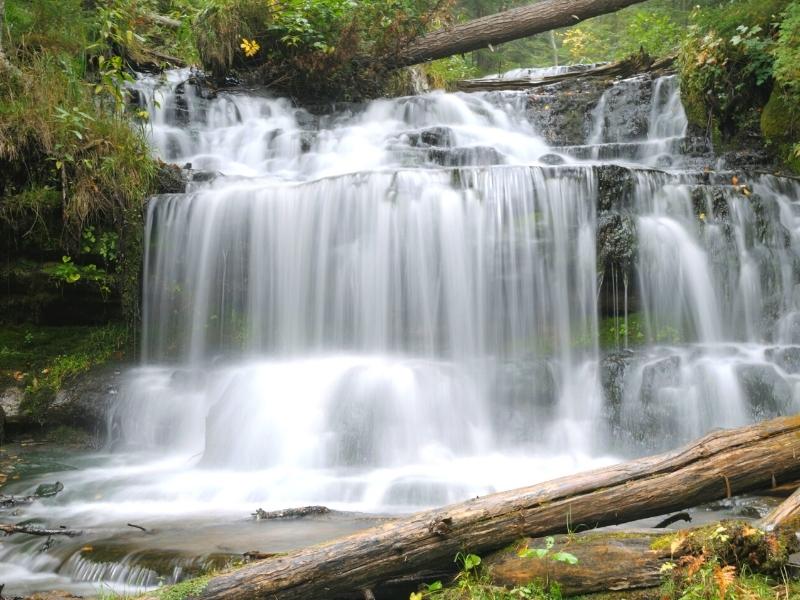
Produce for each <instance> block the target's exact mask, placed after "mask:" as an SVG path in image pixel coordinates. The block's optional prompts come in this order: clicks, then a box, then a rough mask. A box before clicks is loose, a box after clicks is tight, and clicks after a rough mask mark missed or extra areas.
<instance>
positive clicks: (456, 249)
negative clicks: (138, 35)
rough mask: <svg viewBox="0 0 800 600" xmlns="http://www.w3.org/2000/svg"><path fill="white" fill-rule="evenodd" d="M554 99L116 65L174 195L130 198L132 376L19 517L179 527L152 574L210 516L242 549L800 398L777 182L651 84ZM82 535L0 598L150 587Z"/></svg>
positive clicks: (131, 559)
mask: <svg viewBox="0 0 800 600" xmlns="http://www.w3.org/2000/svg"><path fill="white" fill-rule="evenodd" d="M558 69H559V70H560V69H564V68H562V67H559V68H558ZM553 72H556V71H555V70H550V71H547V70H545V71H541V70H539V71H537V70H529V71H524V72H518V73H514V74H512V75H513V77H531V78H536V77H542V76H546V75H548V74H552V73H553ZM512 75H509V77H511V76H512ZM554 89H555V91H552V90H551V91H550V92H547V93H548V94H551V95H550V96H548V97H547V100H546V102H547V104H543V105H537V104H535V103H534V102H533V99H532V98H533V95H532V93H531V92H524V91H522V92H492V93H474V94H461V93H454V94H446V93H442V92H434V93H429V94H423V95H419V96H412V97H405V98H395V99H381V100H375V101H372V102H369V103H365V104H338V105H334V106H330V107H325V106H323V107H306V108H300V107H297V106H295V105H294V104H293V103H292V102H290V101H289V100H286V99H280V98H274V97H271V96H269V95H268V94H266V93H264V92H263V91H248V92H245V91H241V90H237V91H234V90H229V91H225V90H220V91H211V90H208V89H207V88H204V87H203V86H202V85H199V83H198V82H197V80H196V76H195V75H194V74H193V73H191V72H190V71H188V70H179V71H172V72H169V73H167V74H165V75H164V76H160V77H156V76H142V77H140V78H139V80H138V81H137V82H136V84H135V86H134V90H135V92H136V96H137V98H138V101H139V103H140V105H141V107H142V108H143V109H145V110H147V111H148V113H149V115H150V125H149V128H148V135H149V139H150V142H151V144H152V147H153V152H154V153H155V154H156V155H157V156H158V157H160V158H162V159H163V160H165V161H169V162H173V163H176V164H178V165H180V166H182V167H184V172H185V173H186V174H187V177H188V179H189V183H188V187H187V190H186V192H185V193H181V194H165V195H160V196H157V197H155V198H152V199H151V200H150V202H149V204H148V207H147V219H146V229H145V242H144V248H145V252H144V254H145V256H144V265H143V266H144V269H143V270H144V274H143V323H142V336H141V337H142V356H143V360H142V363H141V365H139V366H138V367H135V368H131V369H130V370H129V371H128V372H127V373H126V376H125V381H126V385H125V386H124V388H123V389H122V390H121V393H120V394H119V397H118V398H117V399H116V401H115V403H114V410H113V414H112V415H111V418H110V423H109V432H110V437H111V442H110V445H109V448H107V449H106V452H105V453H103V454H102V455H100V456H93V457H90V458H87V459H85V461H84V462H82V463H80V465H79V466H80V468H77V469H75V470H68V471H67V470H65V471H63V472H61V473H58V479H59V481H61V482H63V483H64V486H65V490H64V492H63V493H62V494H59V496H57V497H56V498H55V499H52V500H48V501H46V502H42V503H37V504H34V505H32V506H31V507H28V508H26V513H25V518H37V517H41V518H46V519H49V518H54V517H53V515H56V516H58V518H60V519H64V520H65V521H66V520H70V521H73V522H76V523H80V525H81V527H86V528H87V529H89V530H91V532H92V533H91V536H94V537H91V536H90V538H91V540H95V541H96V539H95V538H98V539H99V541H100V542H101V543H102V542H103V540H104V536H106V535H107V531H108V530H109V528H111V527H112V524H116V525H119V523H128V522H133V523H140V522H144V523H148V524H149V525H150V524H154V526H155V529H156V530H166V531H173V530H172V529H171V528H172V526H173V524H174V523H176V522H179V521H181V520H188V521H189V522H190V523H191V525H190V526H188V527H185V528H183V529H180V528H178V529H176V530H175V531H178V533H177V534H175V533H174V532H173V533H171V534H167V537H166V542H165V543H168V544H170V545H171V546H169V547H176V546H177V547H179V548H180V549H181V551H182V552H185V553H187V554H188V555H189V558H186V557H184V558H186V560H185V561H184V562H180V563H179V564H178V563H176V564H175V565H173V567H171V569H172V570H170V571H169V573H168V574H167V578H168V579H169V580H170V581H172V580H176V579H179V578H180V576H181V575H180V569H181V568H183V567H181V566H180V565H189V564H195V562H196V560H195V559H197V555H198V554H200V553H201V552H200V550H199V549H198V548H203V551H204V552H205V553H213V552H216V551H217V550H218V548H217V545H216V544H217V541H216V540H217V536H215V535H209V534H208V527H211V528H213V527H218V526H219V523H221V522H222V523H226V524H227V526H229V527H232V528H233V529H234V530H236V533H235V534H234V535H231V536H227V535H226V543H228V542H229V543H230V547H231V548H235V550H234V551H235V552H243V551H245V550H250V549H251V548H252V547H253V546H255V545H257V544H256V543H254V539H253V535H254V534H253V533H252V532H251V531H250V527H251V525H252V524H250V523H247V524H244V525H242V524H241V523H240V522H241V520H242V519H243V518H244V517H245V516H246V515H248V514H250V513H251V512H252V511H254V510H255V509H256V508H259V507H261V508H264V509H267V510H270V509H283V508H287V507H293V506H302V505H311V504H324V505H326V506H329V507H331V508H333V509H341V510H343V511H363V512H367V513H379V514H383V513H398V512H399V513H402V512H410V511H413V510H416V509H419V508H423V507H431V506H438V505H444V504H447V503H451V502H456V501H460V500H464V499H466V498H470V497H474V496H477V495H484V494H488V493H491V492H493V491H497V490H502V489H509V488H512V487H516V486H522V485H530V484H532V483H535V482H537V481H542V480H546V479H549V478H553V477H557V476H563V475H568V474H571V473H575V472H577V471H582V470H586V469H589V468H593V467H598V466H603V465H607V464H611V463H613V462H616V461H618V460H620V459H621V458H623V457H626V456H636V455H642V454H644V453H647V452H652V451H654V450H659V449H665V448H674V447H675V446H677V445H679V444H680V443H682V442H684V441H688V440H689V439H692V438H694V437H697V436H699V435H702V434H703V433H705V432H707V431H709V430H711V429H713V428H716V427H729V426H736V425H741V424H745V423H748V422H752V421H755V420H758V419H762V418H766V417H770V416H774V415H778V414H786V413H790V412H794V411H796V410H797V409H798V408H800V270H798V268H797V266H798V265H800V184H798V183H797V182H796V181H792V180H789V179H784V178H778V177H774V176H770V175H759V174H752V173H751V174H748V173H745V172H733V171H725V170H721V171H718V172H714V171H709V170H708V169H705V168H698V165H700V166H704V165H705V164H714V162H715V161H714V157H711V156H706V155H701V156H696V155H692V154H691V152H689V151H688V150H687V149H690V148H695V147H697V144H694V142H693V140H692V139H691V131H690V130H689V128H688V123H687V119H686V114H685V111H684V110H683V107H682V105H681V102H680V86H679V82H678V80H677V78H676V77H674V76H665V77H651V76H650V75H643V76H637V77H634V78H630V79H625V80H620V81H615V82H613V83H612V84H611V85H607V84H606V83H598V84H596V85H595V89H594V90H593V96H592V99H591V102H590V103H589V104H586V105H585V108H586V110H585V111H583V112H582V113H581V114H580V115H578V117H576V116H575V115H574V114H572V113H570V112H569V111H566V112H565V111H563V110H561V108H563V107H559V106H551V105H550V103H551V102H555V101H557V95H558V93H560V91H562V90H561V88H554ZM566 98H567V100H566V101H567V102H573V101H576V100H575V98H574V97H573V96H571V95H569V96H566ZM537 106H539V108H536V107H537ZM542 106H544V108H542ZM551 109H552V110H551ZM545 113H546V114H545ZM546 127H553V128H559V127H560V128H562V129H564V130H565V131H564V132H559V133H563V135H560V134H559V135H549V136H547V135H546V134H549V133H553V132H552V131H550V132H548V131H545V128H546ZM567 130H568V131H567ZM545 139H550V140H556V139H557V140H559V141H558V146H555V145H552V146H551V145H550V144H548V143H547V142H545ZM554 144H555V142H554ZM39 482H40V479H36V478H33V479H31V480H29V481H25V482H21V483H19V484H16V485H17V486H18V487H17V488H14V489H12V493H18V494H21V495H22V494H29V493H31V492H32V489H35V485H36V484H37V483H39ZM167 521H169V523H170V525H169V527H166V526H165V524H166V523H167ZM207 521H211V522H212V523H213V524H212V525H208V524H207ZM359 523H361V521H359V520H358V519H356V520H354V521H345V520H340V521H335V524H334V525H332V524H331V523H328V522H327V521H325V522H323V521H314V522H313V524H312V525H311V526H308V528H306V529H303V530H302V534H299V535H298V534H297V531H296V530H294V529H292V530H290V531H289V532H288V533H287V532H284V534H283V535H285V538H281V537H280V536H278V538H277V539H276V538H271V539H270V544H272V545H274V546H275V548H277V550H275V549H274V548H273V547H272V546H270V547H269V548H264V549H265V550H269V551H272V550H275V551H282V550H283V549H287V548H291V547H294V546H296V545H298V544H303V543H306V542H309V541H312V542H316V541H319V540H321V539H324V538H325V537H326V536H331V535H334V533H342V532H347V531H351V530H355V529H357V528H358V527H362V526H364V525H363V523H361V524H359ZM203 524H205V525H203ZM116 525H113V526H116ZM271 525H272V524H271ZM195 527H199V528H201V529H202V528H203V527H206V529H203V531H205V532H206V534H205V535H206V536H207V537H203V535H201V534H200V533H197V532H195V531H194V528H195ZM237 527H238V528H240V529H237ZM292 527H295V525H293V526H292ZM243 529H247V531H242V530H243ZM270 531H273V530H272V529H270ZM259 535H263V534H259ZM208 538H211V539H214V542H213V545H212V546H210V545H209V544H210V542H209V541H208ZM298 538H301V539H299V541H298ZM87 539H89V538H87ZM87 539H82V540H81V541H80V543H78V544H77V545H75V546H74V547H72V546H71V547H67V546H64V547H63V549H62V550H61V551H60V552H61V555H60V556H59V559H58V560H56V558H55V557H50V556H45V555H44V554H38V553H35V550H36V549H35V547H34V546H33V544H31V543H24V544H23V543H20V544H15V545H14V546H9V547H8V548H4V549H3V550H2V552H0V569H5V572H6V573H10V575H9V576H8V581H9V582H10V585H9V589H12V590H14V591H15V592H16V591H17V590H22V591H27V590H29V589H34V588H36V585H33V587H31V586H30V585H29V581H39V580H41V581H47V582H49V583H47V584H42V585H50V586H51V587H52V586H53V585H56V583H57V586H58V587H64V585H63V584H65V583H67V584H70V582H71V583H75V585H78V584H77V583H76V582H84V584H86V585H88V584H91V585H96V584H97V582H104V584H107V583H111V584H113V585H115V586H117V588H119V587H122V589H127V588H125V587H124V586H126V585H127V586H129V587H130V588H131V589H142V588H147V587H151V586H153V585H155V582H156V581H157V580H158V578H159V577H164V575H163V574H158V573H156V572H155V571H154V570H153V569H151V568H150V566H152V565H151V563H146V561H144V559H142V558H141V554H139V553H137V552H138V551H139V550H140V549H137V551H136V552H131V553H128V554H125V558H124V559H120V560H118V561H117V560H111V561H110V562H104V561H102V560H100V559H97V560H92V559H91V558H92V557H91V556H87V555H84V554H81V552H82V550H81V548H82V547H83V546H84V545H85V544H86V543H87ZM258 540H259V541H258V544H260V543H261V538H258ZM287 540H288V541H287ZM92 543H93V544H94V541H93V542H92ZM115 556H116V555H115ZM182 560H183V559H182ZM192 561H195V562H192ZM0 572H2V571H0ZM40 577H41V579H37V578H40ZM54 582H55V583H54ZM79 589H80V588H79Z"/></svg>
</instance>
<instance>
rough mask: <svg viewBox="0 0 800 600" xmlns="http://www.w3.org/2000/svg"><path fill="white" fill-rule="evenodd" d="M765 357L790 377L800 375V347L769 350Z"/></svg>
mask: <svg viewBox="0 0 800 600" xmlns="http://www.w3.org/2000/svg"><path fill="white" fill-rule="evenodd" d="M765 356H766V357H767V360H770V361H772V362H773V363H775V364H776V365H777V366H778V367H779V368H781V369H783V370H784V371H786V372H787V373H789V374H790V375H796V374H797V373H800V346H788V347H785V348H769V349H767V351H766V352H765Z"/></svg>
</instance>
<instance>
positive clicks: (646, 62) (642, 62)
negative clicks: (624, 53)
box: [456, 52, 675, 92]
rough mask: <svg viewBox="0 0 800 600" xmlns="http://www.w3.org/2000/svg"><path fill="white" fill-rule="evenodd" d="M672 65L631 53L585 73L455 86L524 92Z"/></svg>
mask: <svg viewBox="0 0 800 600" xmlns="http://www.w3.org/2000/svg"><path fill="white" fill-rule="evenodd" d="M674 62H675V57H674V56H668V57H666V58H662V59H659V60H655V59H653V58H652V57H650V56H649V55H648V54H646V53H645V52H640V53H639V54H634V55H633V56H629V57H628V58H625V59H623V60H621V61H619V62H615V63H609V64H605V65H601V66H599V67H595V68H593V69H586V70H584V71H570V72H567V73H562V74H560V75H551V76H549V77H543V78H541V79H536V80H532V79H530V78H527V77H523V78H519V79H499V78H498V79H465V80H463V81H459V82H457V83H456V87H457V88H458V89H459V90H460V91H462V92H489V91H493V90H527V89H532V88H537V87H543V86H546V85H552V84H554V83H561V82H562V81H572V80H575V79H609V80H610V79H616V78H618V77H632V76H634V75H638V74H640V73H648V72H657V71H663V70H665V69H669V68H670V67H672V65H673V63H674Z"/></svg>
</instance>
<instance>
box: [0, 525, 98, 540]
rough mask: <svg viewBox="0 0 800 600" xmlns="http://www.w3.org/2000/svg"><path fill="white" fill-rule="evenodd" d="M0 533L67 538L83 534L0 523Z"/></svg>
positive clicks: (65, 530)
mask: <svg viewBox="0 0 800 600" xmlns="http://www.w3.org/2000/svg"><path fill="white" fill-rule="evenodd" d="M0 531H2V532H3V533H4V534H5V535H13V534H15V533H25V534H27V535H42V536H48V537H49V536H51V535H65V536H67V537H77V536H79V535H83V532H82V531H80V530H78V529H67V528H65V527H61V528H58V529H44V528H42V527H35V526H32V525H12V524H10V523H0Z"/></svg>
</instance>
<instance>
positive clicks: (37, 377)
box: [0, 324, 130, 422]
mask: <svg viewBox="0 0 800 600" xmlns="http://www.w3.org/2000/svg"><path fill="white" fill-rule="evenodd" d="M128 331H129V330H128V328H127V327H125V326H124V325H123V324H111V325H107V326H102V327H77V326H76V327H63V326H62V327H41V326H32V325H15V326H3V327H0V383H3V384H5V385H16V386H19V387H22V388H23V389H24V391H25V396H24V399H23V402H22V406H21V408H22V410H23V412H25V413H26V414H27V415H29V416H30V417H32V418H33V419H35V420H37V421H39V422H44V421H45V419H46V411H47V408H48V407H49V406H50V404H51V403H52V401H53V400H54V399H55V396H56V394H57V392H58V390H60V389H61V388H62V386H63V384H64V382H65V381H66V380H68V379H69V378H71V377H75V376H76V375H79V374H81V373H84V372H86V371H88V370H89V369H91V368H93V367H96V366H99V365H102V364H104V363H106V362H108V361H109V360H119V359H122V358H123V357H124V356H125V355H126V353H127V352H128V351H129V347H130V338H129V334H128Z"/></svg>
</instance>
